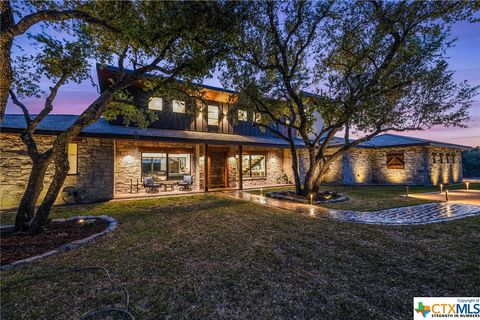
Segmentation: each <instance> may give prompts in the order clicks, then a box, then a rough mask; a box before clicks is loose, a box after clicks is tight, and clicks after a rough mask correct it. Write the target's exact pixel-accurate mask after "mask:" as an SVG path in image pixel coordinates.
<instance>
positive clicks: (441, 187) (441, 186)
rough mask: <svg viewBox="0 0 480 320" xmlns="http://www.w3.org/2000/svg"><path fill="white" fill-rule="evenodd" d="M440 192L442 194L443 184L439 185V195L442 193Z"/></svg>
mask: <svg viewBox="0 0 480 320" xmlns="http://www.w3.org/2000/svg"><path fill="white" fill-rule="evenodd" d="M442 192H443V184H442V183H440V193H442Z"/></svg>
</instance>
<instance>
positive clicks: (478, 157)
mask: <svg viewBox="0 0 480 320" xmlns="http://www.w3.org/2000/svg"><path fill="white" fill-rule="evenodd" d="M462 164H463V165H462V168H463V176H464V177H468V178H478V177H480V147H479V146H477V147H475V148H473V149H470V150H467V151H464V152H463V153H462Z"/></svg>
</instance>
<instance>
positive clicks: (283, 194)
mask: <svg viewBox="0 0 480 320" xmlns="http://www.w3.org/2000/svg"><path fill="white" fill-rule="evenodd" d="M266 196H267V197H270V198H274V199H280V200H288V201H294V202H301V203H307V204H310V203H313V204H324V203H337V202H344V201H348V200H349V199H350V198H349V197H347V196H346V195H344V194H343V193H338V192H336V191H333V190H331V191H323V192H319V193H318V194H317V197H316V198H315V197H313V200H311V199H310V197H309V196H307V197H305V196H303V195H298V194H296V193H295V192H294V191H290V190H284V191H272V192H268V193H267V194H266Z"/></svg>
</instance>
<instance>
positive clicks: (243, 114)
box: [238, 110, 247, 121]
mask: <svg viewBox="0 0 480 320" xmlns="http://www.w3.org/2000/svg"><path fill="white" fill-rule="evenodd" d="M238 120H239V121H247V111H245V110H238Z"/></svg>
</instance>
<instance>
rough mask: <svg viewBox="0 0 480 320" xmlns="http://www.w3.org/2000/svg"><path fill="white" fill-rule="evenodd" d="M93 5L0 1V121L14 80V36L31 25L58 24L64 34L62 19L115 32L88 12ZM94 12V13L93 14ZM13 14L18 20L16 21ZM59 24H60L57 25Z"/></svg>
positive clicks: (71, 2) (69, 2)
mask: <svg viewBox="0 0 480 320" xmlns="http://www.w3.org/2000/svg"><path fill="white" fill-rule="evenodd" d="M92 4H93V2H87V1H85V2H78V1H64V2H62V3H58V2H56V1H15V2H13V6H12V3H11V2H10V1H9V0H2V1H0V59H1V60H2V64H1V65H0V121H2V120H3V117H4V114H5V108H6V106H7V100H8V94H9V91H10V87H11V85H12V81H13V72H12V66H11V63H10V61H11V54H12V53H11V50H12V45H13V41H14V39H15V37H17V36H20V35H23V34H25V33H26V32H27V31H28V30H29V29H30V28H31V27H32V26H34V25H36V24H40V23H57V25H56V26H57V27H58V28H60V29H61V30H63V31H66V30H68V28H65V24H63V23H61V22H63V21H65V20H71V19H76V20H80V21H83V22H86V23H92V24H95V25H97V26H100V27H102V28H104V29H105V30H109V31H111V32H117V31H118V30H116V29H115V28H113V27H112V26H111V25H109V24H108V23H106V22H105V21H103V20H101V19H99V18H98V17H96V16H95V14H94V11H91V10H90V12H87V10H86V9H87V8H88V7H91V6H92ZM92 12H93V13H92ZM15 15H17V16H18V19H17V20H18V21H15ZM59 22H60V23H59Z"/></svg>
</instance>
